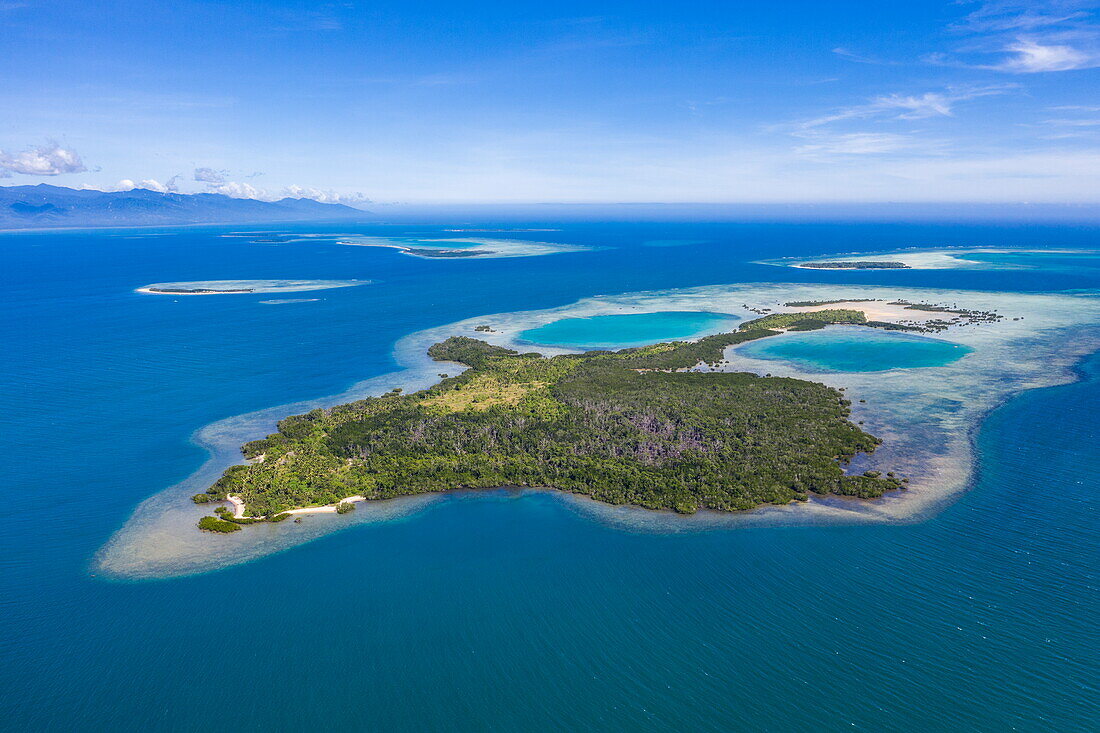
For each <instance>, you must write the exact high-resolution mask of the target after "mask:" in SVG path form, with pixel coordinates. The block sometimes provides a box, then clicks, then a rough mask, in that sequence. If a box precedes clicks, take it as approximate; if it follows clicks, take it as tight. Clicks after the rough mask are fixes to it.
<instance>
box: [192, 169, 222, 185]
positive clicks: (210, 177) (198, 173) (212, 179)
mask: <svg viewBox="0 0 1100 733" xmlns="http://www.w3.org/2000/svg"><path fill="white" fill-rule="evenodd" d="M225 176H226V171H216V170H214V169H213V168H196V169H195V174H194V179H195V180H196V181H198V182H200V183H225Z"/></svg>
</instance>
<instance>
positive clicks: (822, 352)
mask: <svg viewBox="0 0 1100 733" xmlns="http://www.w3.org/2000/svg"><path fill="white" fill-rule="evenodd" d="M740 351H741V353H743V354H745V355H746V356H751V357H754V358H756V359H770V360H775V361H786V362H791V363H793V364H796V365H798V366H800V367H803V368H805V369H809V370H824V371H830V372H881V371H886V370H887V369H914V368H917V367H935V366H943V365H944V364H950V363H951V362H953V361H958V360H959V359H961V358H963V357H964V356H966V355H967V354H968V353H970V352H971V351H973V349H971V348H970V347H969V346H962V345H960V344H953V343H951V342H950V341H942V340H940V339H934V338H927V337H924V336H913V335H909V334H902V333H898V332H893V331H891V332H886V331H878V330H875V329H872V328H865V327H858V326H857V327H854V328H852V327H848V328H841V327H836V326H829V327H827V328H824V329H822V330H820V331H806V332H803V333H787V334H784V335H782V336H778V337H773V338H766V339H760V340H759V341H750V342H749V343H747V344H745V345H744V346H742V347H741V348H740Z"/></svg>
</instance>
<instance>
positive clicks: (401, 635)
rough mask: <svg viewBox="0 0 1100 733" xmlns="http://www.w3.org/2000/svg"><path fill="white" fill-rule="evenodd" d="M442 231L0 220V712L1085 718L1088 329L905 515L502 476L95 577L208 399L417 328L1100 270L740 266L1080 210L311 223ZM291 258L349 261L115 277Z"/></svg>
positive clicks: (127, 721) (236, 718)
mask: <svg viewBox="0 0 1100 733" xmlns="http://www.w3.org/2000/svg"><path fill="white" fill-rule="evenodd" d="M454 226H455V225H454V224H453V223H451V224H450V225H440V224H432V225H423V226H419V225H418V226H411V225H400V226H399V225H362V226H358V225H356V226H353V225H348V224H339V225H331V226H326V225H306V224H295V225H293V226H289V227H278V228H269V229H265V230H264V231H265V232H277V233H280V234H284V235H323V236H314V237H306V236H303V237H302V238H300V239H295V238H293V236H291V237H288V238H287V239H288V240H289V241H284V239H283V238H280V237H271V236H270V234H266V233H265V234H261V235H255V236H253V235H250V234H247V233H248V232H254V231H258V230H257V229H256V228H251V227H249V228H241V227H198V228H177V229H159V230H157V229H139V230H113V231H97V232H77V231H65V232H48V233H25V234H0V283H2V286H3V293H4V298H3V306H2V307H0V336H2V338H3V343H4V344H5V346H6V349H5V357H4V358H3V359H2V360H0V438H2V440H3V445H4V446H5V447H6V451H5V456H4V462H3V465H4V469H5V471H4V474H5V477H6V481H5V493H6V496H7V507H6V512H5V517H4V520H3V532H2V533H0V564H2V568H3V573H2V574H0V604H2V608H3V613H2V614H0V659H2V660H3V664H0V728H2V729H4V730H13V731H14V730H65V731H70V730H149V729H155V730H196V729H200V728H201V729H203V730H239V729H242V728H243V729H256V730H270V729H276V730H289V729H301V728H307V727H325V728H328V729H337V730H343V729H350V730H385V731H393V730H409V731H428V730H440V731H449V730H462V731H465V730H470V731H474V730H485V729H490V728H492V729H498V730H536V731H537V730H562V729H583V730H731V729H732V730H775V731H786V730H804V729H807V728H813V729H817V730H851V729H863V730H876V731H879V730H959V729H973V730H989V731H1000V730H1011V729H1015V730H1058V731H1073V730H1081V731H1087V730H1096V729H1097V728H1100V697H1098V693H1097V690H1096V685H1095V681H1096V679H1097V678H1098V673H1100V665H1098V659H1100V631H1098V628H1100V625H1098V624H1097V621H1098V620H1100V603H1098V594H1097V584H1098V583H1097V571H1096V568H1097V560H1098V559H1100V552H1098V550H1100V547H1098V543H1097V537H1098V532H1097V530H1098V527H1097V522H1096V516H1097V509H1098V508H1100V507H1098V506H1097V505H1098V500H1097V489H1098V488H1100V481H1098V479H1097V476H1100V452H1098V451H1097V450H1096V449H1095V446H1096V444H1097V440H1098V439H1100V356H1097V355H1095V354H1094V355H1092V356H1089V357H1086V358H1085V359H1084V360H1083V361H1081V362H1080V363H1079V364H1078V365H1077V367H1076V372H1077V375H1078V377H1079V379H1078V381H1076V382H1074V383H1071V384H1063V385H1059V386H1054V387H1047V388H1042V389H1034V390H1030V391H1026V392H1023V393H1021V394H1019V395H1017V396H1015V397H1013V398H1011V399H1010V400H1009V401H1007V402H1006V403H1005V404H1003V405H1002V406H1000V407H999V408H998V409H996V410H995V411H994V412H993V413H991V414H990V415H989V416H988V417H987V418H986V419H985V420H984V421H983V422H982V424H981V426H980V429H979V430H978V431H977V432H976V434H975V436H974V442H975V449H976V456H977V471H976V475H975V476H974V477H973V480H972V482H971V487H970V490H969V491H967V492H966V493H965V494H963V495H961V496H959V497H958V498H957V499H956V500H954V501H953V502H951V503H950V504H949V505H948V506H946V507H945V508H942V509H941V510H938V511H936V512H934V513H931V514H929V515H928V516H922V517H921V518H920V520H919V521H913V522H906V523H892V524H879V525H841V524H838V525H828V524H825V525H809V526H783V525H776V526H737V527H730V528H724V529H723V528H718V529H712V530H708V531H696V532H653V531H644V532H643V531H631V530H630V529H629V528H624V527H622V526H617V525H614V524H613V523H608V522H603V521H600V520H599V519H598V518H596V517H594V516H593V515H591V514H590V513H586V512H583V511H579V510H578V509H577V507H576V506H575V505H574V504H573V503H571V502H569V501H566V500H563V499H561V498H559V497H557V496H556V495H554V494H552V493H549V492H516V491H510V490H500V491H493V492H484V493H461V494H455V495H452V496H448V497H445V498H443V499H440V500H437V501H434V502H432V503H430V504H428V505H426V506H424V507H423V508H421V509H419V510H418V511H415V512H412V513H408V514H402V515H399V516H395V517H394V518H393V519H391V520H389V521H382V522H375V523H365V524H358V525H349V526H348V527H347V528H346V529H344V530H343V531H339V532H335V533H331V534H326V535H324V536H321V537H319V538H317V539H315V540H314V541H312V542H309V543H306V544H301V545H298V546H294V547H290V548H288V549H285V550H284V551H281V552H277V553H274V554H268V555H265V556H263V557H260V558H258V559H255V560H252V561H250V562H246V563H239V564H233V565H229V566H226V567H222V568H220V569H217V570H215V571H213V572H203V573H197V574H191V575H186V576H175V577H164V578H143V579H132V578H125V577H116V576H112V575H111V574H110V573H105V572H103V570H102V568H101V566H100V565H98V564H97V557H99V554H100V553H101V551H102V548H103V547H104V545H105V544H107V543H108V542H109V541H110V540H111V538H112V537H113V536H114V535H115V534H116V532H118V531H119V530H120V528H122V527H123V526H124V525H125V524H126V523H127V521H128V519H129V518H130V516H131V514H132V513H133V512H134V510H135V507H137V506H138V505H139V504H140V503H141V502H142V501H144V500H146V499H147V498H148V497H150V496H152V495H154V494H157V493H158V492H161V491H163V490H164V489H166V488H167V487H171V486H173V485H175V484H177V483H179V482H181V481H183V480H184V479H186V478H187V477H188V476H189V475H191V474H192V473H193V472H194V471H196V470H197V469H198V468H199V467H200V466H201V465H202V464H203V462H204V460H205V458H206V452H205V450H204V448H203V447H202V446H201V445H200V444H199V443H198V442H196V439H195V436H196V434H197V433H198V432H199V431H201V430H202V429H203V428H204V427H206V426H208V425H210V424H212V423H216V422H217V421H221V420H225V419H227V418H232V417H233V416H236V415H242V414H245V413H250V412H254V411H257V410H261V409H264V408H270V407H273V406H277V405H283V404H288V403H294V402H300V401H309V400H314V399H317V398H321V397H324V396H326V395H334V394H338V393H340V392H342V391H344V390H346V389H348V388H349V387H351V386H352V385H353V384H355V383H357V382H360V381H362V380H364V379H369V378H372V377H380V376H382V375H386V374H387V373H389V372H392V371H394V370H395V369H396V368H397V364H398V362H397V360H396V358H395V355H394V347H395V344H397V343H398V341H399V340H400V339H401V338H402V337H405V336H406V335H408V334H411V333H414V332H418V331H421V330H424V329H430V328H435V327H439V326H443V325H446V324H449V323H453V322H455V321H459V320H462V319H470V318H475V317H478V316H481V315H486V314H499V313H510V312H517V311H531V310H537V309H546V308H558V307H562V306H565V305H568V304H570V303H573V302H575V301H578V300H580V299H584V298H590V297H592V296H598V295H607V296H610V295H617V294H622V293H635V292H639V291H648V290H661V289H668V288H695V287H700V286H708V285H723V284H731V283H765V284H766V283H777V282H791V283H803V284H807V283H819V284H833V283H836V284H841V283H844V284H855V285H876V286H888V287H902V286H904V287H917V288H921V287H923V288H947V289H953V290H982V291H999V292H1012V293H1062V292H1074V293H1082V292H1086V293H1087V292H1095V291H1096V290H1097V288H1100V260H1098V259H1096V258H1080V259H1079V260H1076V261H1075V262H1074V263H1070V264H1067V263H1066V261H1065V260H1066V258H1065V257H1063V256H1062V255H1058V256H1051V257H1032V258H1028V257H1022V258H1021V257H1020V256H1015V255H1014V256H1012V257H996V256H994V257H988V256H987V257H986V259H985V262H986V263H987V264H988V263H992V264H994V265H995V264H997V263H998V262H1009V263H1010V266H1007V267H1003V268H998V267H995V266H994V267H989V268H984V269H942V270H898V271H881V270H880V271H843V272H829V271H820V270H807V269H795V268H781V267H776V266H773V265H768V264H759V263H760V262H761V261H767V260H774V259H776V258H783V257H796V258H797V257H807V258H809V257H815V256H826V255H831V254H840V253H853V252H855V253H860V252H865V253H871V252H883V251H889V250H892V249H895V248H900V247H918V248H930V247H933V246H935V247H943V246H957V247H991V248H1002V247H1010V248H1011V247H1023V248H1029V247H1033V248H1058V249H1062V248H1074V247H1092V246H1095V243H1096V241H1097V235H1098V234H1100V229H1098V228H1090V227H1083V226H1064V227H1059V226H1053V225H1048V226H1023V225H1019V224H1015V225H1011V226H1008V225H1006V226H994V225H977V224H967V225H947V224H943V225H936V224H927V223H925V224H912V225H902V224H881V223H867V222H864V223H848V224H845V223H829V224H810V223H797V224H784V223H761V222H756V223H746V224H736V223H698V222H695V223H692V222H668V223H659V222H657V223H655V222H646V223H636V222H635V223H631V222H618V223H616V222H567V223H564V224H563V223H560V222H540V221H531V222H523V223H521V224H519V225H517V224H516V222H507V223H505V224H500V223H498V222H492V221H472V222H462V223H461V226H463V227H468V228H469V227H477V228H486V229H488V228H493V227H498V226H499V227H500V228H501V229H515V228H517V227H523V228H531V229H535V228H552V229H557V230H558V231H550V232H547V231H539V232H507V233H486V234H484V235H480V234H479V235H477V236H484V237H486V238H499V239H506V240H508V241H510V242H513V243H514V242H516V241H529V242H537V243H551V244H554V243H557V244H564V245H573V246H575V247H583V248H586V249H575V248H569V249H565V250H564V251H560V252H558V253H546V254H544V253H543V252H544V251H551V250H552V248H549V249H541V248H536V249H534V250H531V251H535V252H538V253H539V254H538V255H537V256H501V257H496V258H481V257H456V258H442V257H437V258H424V257H416V256H410V255H409V254H405V253H402V252H401V251H399V250H398V249H394V248H390V247H375V246H345V245H341V244H339V243H338V241H341V240H342V239H343V238H345V237H346V236H352V235H354V236H358V237H364V238H377V237H382V238H386V237H388V238H395V237H396V238H410V240H412V239H413V238H415V239H416V241H417V242H420V241H422V240H424V239H428V240H434V239H436V238H441V239H446V238H448V237H456V236H458V237H467V238H468V237H470V236H471V235H470V234H469V233H463V234H454V233H449V232H447V231H445V230H446V229H448V228H453V227H454ZM241 232H245V233H246V235H245V236H225V235H231V234H239V233H241ZM265 240H276V241H265ZM417 246H420V245H419V244H418V245H417ZM489 246H490V247H491V246H492V245H489ZM509 246H512V245H509ZM498 251H502V252H504V251H508V252H510V251H513V250H509V249H507V248H505V249H501V250H498ZM514 251H515V252H517V253H520V254H523V253H526V252H527V251H528V250H524V249H523V248H522V247H520V248H515V249H514ZM1021 260H1022V262H1021ZM288 279H293V280H323V281H332V280H339V281H346V280H356V281H360V284H357V285H352V286H348V287H334V288H331V289H325V290H311V291H304V292H293V293H288V294H283V293H280V294H278V295H273V294H271V293H250V294H225V295H172V294H155V295H153V294H146V293H137V292H135V289H137V288H139V287H141V286H143V285H148V284H150V283H185V282H208V281H224V280H233V281H242V280H243V281H253V280H288ZM366 281H369V282H366ZM265 301H267V302H265ZM668 310H674V309H668ZM256 437H259V436H256ZM310 521H323V518H314V519H313V520H310ZM238 534H244V532H241V533H238Z"/></svg>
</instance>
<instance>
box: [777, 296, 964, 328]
mask: <svg viewBox="0 0 1100 733" xmlns="http://www.w3.org/2000/svg"><path fill="white" fill-rule="evenodd" d="M786 308H787V309H788V311H787V312H790V313H813V312H815V311H823V310H831V309H834V308H836V309H841V310H854V311H862V312H863V315H865V316H867V320H869V321H887V322H890V323H898V322H900V321H931V320H934V319H937V318H942V317H943V315H944V314H943V313H942V312H936V311H921V310H915V309H908V308H906V307H905V306H904V305H895V304H894V303H891V302H889V301H884V300H874V301H856V300H843V301H840V302H839V303H822V304H820V305H803V306H786Z"/></svg>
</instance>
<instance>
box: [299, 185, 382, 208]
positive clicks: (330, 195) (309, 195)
mask: <svg viewBox="0 0 1100 733" xmlns="http://www.w3.org/2000/svg"><path fill="white" fill-rule="evenodd" d="M283 196H284V198H286V197H289V198H294V199H312V200H313V201H319V202H321V203H322V204H344V205H346V206H356V205H358V204H369V203H370V202H371V201H370V199H369V198H367V197H366V196H365V195H364V194H363V193H361V192H359V191H356V192H355V193H350V194H348V193H337V192H336V191H332V190H327V191H322V190H321V189H318V188H309V187H304V186H287V187H286V188H284V189H283Z"/></svg>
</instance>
